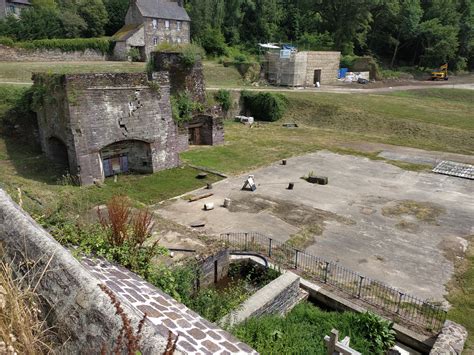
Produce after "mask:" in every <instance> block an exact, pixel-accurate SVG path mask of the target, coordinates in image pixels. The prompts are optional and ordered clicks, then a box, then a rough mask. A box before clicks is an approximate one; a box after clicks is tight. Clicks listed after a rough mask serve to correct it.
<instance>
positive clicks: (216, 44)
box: [199, 27, 227, 56]
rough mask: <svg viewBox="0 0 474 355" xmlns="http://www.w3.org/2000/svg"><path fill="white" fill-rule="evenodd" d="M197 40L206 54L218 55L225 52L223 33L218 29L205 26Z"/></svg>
mask: <svg viewBox="0 0 474 355" xmlns="http://www.w3.org/2000/svg"><path fill="white" fill-rule="evenodd" d="M199 42H200V44H201V46H202V47H203V48H204V50H205V51H206V53H207V54H210V55H214V56H220V55H225V54H226V53H227V45H226V44H225V38H224V35H223V34H222V33H221V31H219V30H218V29H215V28H211V27H207V28H206V29H205V30H204V31H203V32H202V34H201V36H200V38H199Z"/></svg>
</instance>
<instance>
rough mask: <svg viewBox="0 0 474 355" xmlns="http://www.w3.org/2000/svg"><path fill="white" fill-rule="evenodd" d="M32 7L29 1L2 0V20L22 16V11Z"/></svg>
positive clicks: (0, 8) (0, 6)
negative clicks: (11, 16)
mask: <svg viewBox="0 0 474 355" xmlns="http://www.w3.org/2000/svg"><path fill="white" fill-rule="evenodd" d="M30 6H31V3H30V1H29V0H0V18H3V17H6V16H8V15H13V16H20V13H21V11H22V10H23V9H26V8H28V7H30Z"/></svg>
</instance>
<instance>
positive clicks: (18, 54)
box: [0, 44, 109, 62]
mask: <svg viewBox="0 0 474 355" xmlns="http://www.w3.org/2000/svg"><path fill="white" fill-rule="evenodd" d="M108 59H109V58H108V56H107V55H106V54H102V53H101V52H99V51H96V50H93V49H86V50H85V51H73V52H63V51H61V50H59V49H56V50H51V49H37V50H27V49H23V48H12V47H7V46H4V45H2V44H0V62H40V61H46V62H51V61H54V62H57V61H105V60H108Z"/></svg>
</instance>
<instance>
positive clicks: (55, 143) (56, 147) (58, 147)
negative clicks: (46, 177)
mask: <svg viewBox="0 0 474 355" xmlns="http://www.w3.org/2000/svg"><path fill="white" fill-rule="evenodd" d="M48 156H49V158H50V159H51V160H52V161H53V162H54V163H55V164H57V165H58V166H60V167H61V168H64V170H66V171H69V153H68V149H67V146H66V144H64V142H63V141H62V140H61V139H59V138H57V137H54V136H53V137H50V138H49V139H48Z"/></svg>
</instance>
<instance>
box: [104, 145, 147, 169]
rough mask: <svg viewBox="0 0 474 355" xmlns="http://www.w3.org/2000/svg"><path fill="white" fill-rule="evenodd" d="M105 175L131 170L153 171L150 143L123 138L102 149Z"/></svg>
mask: <svg viewBox="0 0 474 355" xmlns="http://www.w3.org/2000/svg"><path fill="white" fill-rule="evenodd" d="M100 158H101V161H102V167H103V171H104V176H105V177H108V176H113V175H116V174H123V173H129V172H137V173H152V172H153V161H152V154H151V146H150V143H147V142H144V141H140V140H123V141H118V142H115V143H112V144H109V145H107V146H105V147H104V148H102V149H101V150H100Z"/></svg>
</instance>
